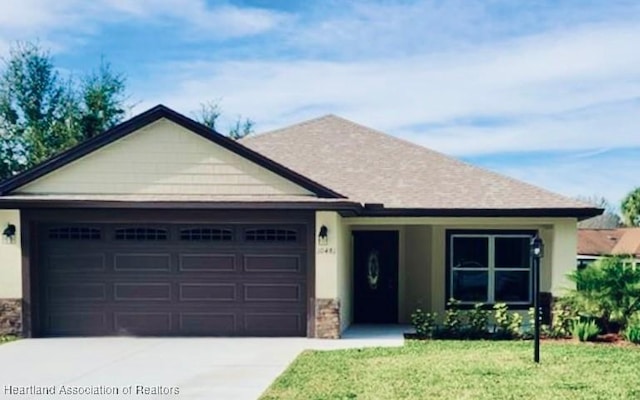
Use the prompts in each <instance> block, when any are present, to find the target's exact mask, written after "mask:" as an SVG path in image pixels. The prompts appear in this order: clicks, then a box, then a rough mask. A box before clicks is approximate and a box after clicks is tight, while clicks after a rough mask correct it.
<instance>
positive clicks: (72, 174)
mask: <svg viewBox="0 0 640 400" xmlns="http://www.w3.org/2000/svg"><path fill="white" fill-rule="evenodd" d="M16 193H37V194H182V195H203V194H207V195H263V194H268V195H274V194H282V195H311V193H310V192H309V191H307V190H306V189H304V188H302V187H299V186H297V185H295V184H293V183H291V182H289V181H288V180H286V179H284V178H282V177H280V176H279V175H277V174H275V173H273V172H271V171H268V170H266V169H264V168H262V167H260V166H258V165H257V164H254V163H252V162H250V161H248V160H246V159H244V158H242V157H240V156H239V155H237V154H235V153H233V152H231V151H228V150H226V149H224V148H222V147H220V146H218V145H216V144H215V143H212V142H210V141H208V140H206V139H204V138H202V137H200V136H198V135H197V134H195V133H193V132H190V131H189V130H187V129H185V128H183V127H181V126H179V125H177V124H174V123H173V122H171V121H168V120H165V119H161V120H159V121H157V122H154V123H153V124H151V125H149V126H146V127H144V128H142V129H140V130H139V131H137V132H134V133H132V134H130V135H128V136H126V137H124V138H122V139H120V140H117V141H116V142H114V143H112V144H110V145H108V146H105V147H104V148H102V149H100V150H98V151H96V152H94V153H92V154H89V155H87V156H86V157H83V158H82V159H80V160H77V161H75V162H73V163H71V164H69V165H67V166H65V167H63V168H61V169H59V170H57V171H55V172H53V173H51V174H49V175H46V176H44V177H42V178H40V179H38V180H36V181H34V182H32V183H30V184H28V185H26V186H24V187H22V188H20V190H18V191H16Z"/></svg>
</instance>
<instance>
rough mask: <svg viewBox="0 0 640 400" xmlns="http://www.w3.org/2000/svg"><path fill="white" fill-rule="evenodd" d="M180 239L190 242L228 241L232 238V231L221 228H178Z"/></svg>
mask: <svg viewBox="0 0 640 400" xmlns="http://www.w3.org/2000/svg"><path fill="white" fill-rule="evenodd" d="M180 240H185V241H191V242H230V241H232V240H233V231H232V230H231V229H223V228H188V229H180Z"/></svg>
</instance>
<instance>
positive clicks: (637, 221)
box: [620, 186, 640, 226]
mask: <svg viewBox="0 0 640 400" xmlns="http://www.w3.org/2000/svg"><path fill="white" fill-rule="evenodd" d="M620 209H621V210H622V216H623V218H624V223H625V225H627V226H640V186H638V187H637V188H635V189H633V190H632V191H631V192H629V194H627V196H626V197H625V198H624V199H623V200H622V203H621V204H620Z"/></svg>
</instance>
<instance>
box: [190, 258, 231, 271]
mask: <svg viewBox="0 0 640 400" xmlns="http://www.w3.org/2000/svg"><path fill="white" fill-rule="evenodd" d="M178 270H179V271H181V272H235V271H236V255H235V254H180V255H179V265H178Z"/></svg>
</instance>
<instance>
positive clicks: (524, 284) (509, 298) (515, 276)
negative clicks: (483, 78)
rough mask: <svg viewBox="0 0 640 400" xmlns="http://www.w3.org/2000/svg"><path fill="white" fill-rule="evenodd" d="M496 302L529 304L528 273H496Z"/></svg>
mask: <svg viewBox="0 0 640 400" xmlns="http://www.w3.org/2000/svg"><path fill="white" fill-rule="evenodd" d="M495 276H496V282H495V283H496V286H495V290H496V293H495V298H496V301H497V302H507V303H510V302H529V301H530V292H529V287H530V286H529V271H496V275H495Z"/></svg>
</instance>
